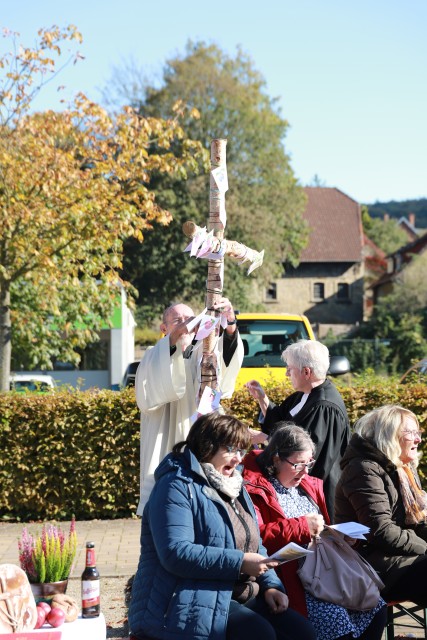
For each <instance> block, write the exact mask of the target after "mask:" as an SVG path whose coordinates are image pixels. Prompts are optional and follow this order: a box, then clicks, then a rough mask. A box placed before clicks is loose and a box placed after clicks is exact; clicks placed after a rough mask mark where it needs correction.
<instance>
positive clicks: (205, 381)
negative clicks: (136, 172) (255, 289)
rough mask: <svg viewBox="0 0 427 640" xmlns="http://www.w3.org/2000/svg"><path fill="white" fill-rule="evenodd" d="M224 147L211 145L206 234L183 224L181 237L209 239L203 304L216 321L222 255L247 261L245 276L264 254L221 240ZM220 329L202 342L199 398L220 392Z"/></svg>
mask: <svg viewBox="0 0 427 640" xmlns="http://www.w3.org/2000/svg"><path fill="white" fill-rule="evenodd" d="M226 146H227V140H223V139H218V138H217V139H215V140H212V142H211V155H210V162H211V171H210V183H209V219H208V222H207V233H206V230H205V229H203V228H201V227H199V226H197V225H196V224H195V223H194V222H192V221H187V222H185V223H184V224H183V227H182V229H183V232H184V234H185V235H186V236H187V237H188V238H191V239H192V240H193V239H194V238H196V237H202V236H203V235H205V236H206V235H207V237H208V244H209V253H208V277H207V280H206V300H205V304H206V307H207V310H208V311H207V313H208V314H209V315H211V316H213V317H215V318H218V317H219V316H220V315H221V310H220V309H214V308H213V305H214V303H215V302H217V301H218V299H219V298H221V297H222V291H223V285H224V256H229V257H230V258H233V259H234V260H236V261H237V262H239V263H241V264H243V263H244V262H250V266H249V269H248V274H249V273H251V272H252V271H253V270H254V269H256V268H257V267H259V266H261V264H262V261H263V256H264V251H261V252H259V251H255V250H254V249H250V248H249V247H246V246H245V245H244V244H241V243H240V242H236V241H234V240H227V239H225V238H224V228H225V225H226V212H225V192H226V191H227V189H228V180H227V162H226ZM197 257H205V254H202V255H197ZM219 330H220V323H219V322H218V323H217V324H216V326H215V329H214V331H212V332H211V333H210V334H209V335H208V336H207V337H206V338H204V339H203V356H202V362H201V379H200V388H199V399H200V397H201V396H202V394H203V391H204V389H205V387H207V386H208V387H210V388H211V389H214V390H216V391H220V382H221V381H220V380H218V352H217V344H218V339H219Z"/></svg>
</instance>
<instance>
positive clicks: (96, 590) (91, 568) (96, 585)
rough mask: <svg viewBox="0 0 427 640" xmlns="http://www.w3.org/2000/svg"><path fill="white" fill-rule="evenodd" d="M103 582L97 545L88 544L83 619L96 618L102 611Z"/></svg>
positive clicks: (83, 587)
mask: <svg viewBox="0 0 427 640" xmlns="http://www.w3.org/2000/svg"><path fill="white" fill-rule="evenodd" d="M100 586H101V582H100V576H99V571H98V569H97V568H96V562H95V544H94V543H93V542H86V566H85V570H84V571H83V573H82V618H96V617H97V616H99V612H100V610H101V597H100V596H101V590H100Z"/></svg>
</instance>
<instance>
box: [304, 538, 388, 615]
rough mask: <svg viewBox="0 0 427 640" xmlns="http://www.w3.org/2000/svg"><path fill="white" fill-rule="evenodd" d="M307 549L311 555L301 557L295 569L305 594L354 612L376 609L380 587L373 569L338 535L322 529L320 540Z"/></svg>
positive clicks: (381, 585) (311, 543) (382, 585)
mask: <svg viewBox="0 0 427 640" xmlns="http://www.w3.org/2000/svg"><path fill="white" fill-rule="evenodd" d="M308 548H309V549H310V551H313V553H309V554H308V555H307V556H306V557H305V560H304V563H303V564H302V566H301V567H300V568H299V569H298V575H299V578H300V580H301V582H302V584H303V587H304V589H305V590H306V591H308V593H310V594H311V595H313V596H315V597H316V598H319V599H320V600H325V601H326V602H333V603H334V604H339V605H341V606H342V607H344V608H345V609H351V610H354V611H367V610H369V609H373V608H374V607H376V605H377V604H378V600H379V598H380V590H381V589H383V588H384V584H383V582H382V581H381V579H380V578H379V576H378V574H377V572H376V571H375V569H374V568H373V567H372V566H371V565H370V564H369V562H367V561H366V560H365V559H364V558H362V556H361V555H360V554H359V553H358V552H357V551H356V550H355V549H353V547H352V546H351V545H350V544H348V542H346V541H345V539H344V537H343V536H342V534H340V533H338V532H337V531H334V530H333V529H329V528H325V529H324V530H323V531H322V533H321V535H320V536H315V537H314V538H313V539H312V541H311V542H310V544H309V546H308Z"/></svg>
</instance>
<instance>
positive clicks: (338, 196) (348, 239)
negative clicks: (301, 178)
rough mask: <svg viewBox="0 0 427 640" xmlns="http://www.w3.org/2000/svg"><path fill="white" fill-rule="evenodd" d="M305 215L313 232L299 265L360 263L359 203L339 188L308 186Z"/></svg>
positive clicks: (360, 226)
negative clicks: (312, 263)
mask: <svg viewBox="0 0 427 640" xmlns="http://www.w3.org/2000/svg"><path fill="white" fill-rule="evenodd" d="M304 191H305V193H306V195H307V197H308V201H307V208H306V210H305V212H304V214H303V216H304V218H305V219H306V220H307V222H308V224H309V227H310V229H311V233H310V240H309V243H308V246H307V247H306V248H305V249H304V250H303V251H302V254H301V258H300V262H361V260H362V246H363V234H362V221H361V215H360V207H359V204H358V203H357V202H356V201H355V200H353V199H352V198H350V197H349V196H347V195H345V193H343V192H342V191H340V190H339V189H335V188H331V187H305V188H304Z"/></svg>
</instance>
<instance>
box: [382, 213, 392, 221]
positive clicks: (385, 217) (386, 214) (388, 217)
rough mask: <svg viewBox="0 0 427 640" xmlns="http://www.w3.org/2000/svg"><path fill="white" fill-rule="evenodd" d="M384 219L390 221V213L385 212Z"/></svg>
mask: <svg viewBox="0 0 427 640" xmlns="http://www.w3.org/2000/svg"><path fill="white" fill-rule="evenodd" d="M383 220H384V222H388V221H389V220H390V216H389V215H388V213H385V214H384V218H383Z"/></svg>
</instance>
